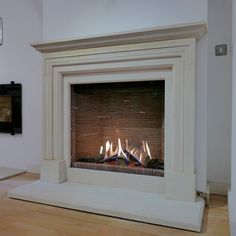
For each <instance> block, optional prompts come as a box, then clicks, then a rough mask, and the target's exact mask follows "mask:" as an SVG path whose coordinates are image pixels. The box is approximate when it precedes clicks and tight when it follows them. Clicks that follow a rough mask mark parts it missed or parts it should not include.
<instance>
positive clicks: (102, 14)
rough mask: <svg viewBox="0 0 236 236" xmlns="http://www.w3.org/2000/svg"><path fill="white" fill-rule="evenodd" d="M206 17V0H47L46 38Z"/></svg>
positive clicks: (45, 12)
mask: <svg viewBox="0 0 236 236" xmlns="http://www.w3.org/2000/svg"><path fill="white" fill-rule="evenodd" d="M202 20H207V0H197V1H196V0H178V1H173V0H165V1H163V0H44V40H56V39H66V38H70V39H71V38H75V37H79V36H82V37H84V36H91V35H97V34H109V33H113V32H120V31H127V30H135V29H140V28H146V27H155V26H163V25H172V24H181V23H186V22H194V21H202Z"/></svg>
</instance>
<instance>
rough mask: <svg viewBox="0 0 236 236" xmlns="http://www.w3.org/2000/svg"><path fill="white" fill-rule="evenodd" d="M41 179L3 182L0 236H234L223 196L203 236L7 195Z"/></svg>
mask: <svg viewBox="0 0 236 236" xmlns="http://www.w3.org/2000/svg"><path fill="white" fill-rule="evenodd" d="M38 178H39V176H38V175H34V174H29V173H26V174H22V175H19V176H16V177H12V178H10V179H6V180H3V181H0V236H15V235H16V236H31V235H32V236H38V235H40V236H80V235H81V236H100V235H101V236H154V235H155V236H202V235H204V236H229V235H230V234H229V224H228V209H227V199H226V197H223V196H217V195H213V196H211V204H210V207H209V208H206V209H205V213H204V222H203V227H202V232H201V233H194V232H190V231H184V230H178V229H173V228H168V227H162V226H157V225H150V224H145V223H139V222H134V221H129V220H123V219H117V218H112V217H106V216H101V215H95V214H90V213H86V212H80V211H74V210H69V209H63V208H58V207H53V206H47V205H43V204H36V203H32V202H26V201H20V200H14V199H9V198H8V197H7V196H6V192H7V191H8V190H9V189H12V188H14V187H17V186H20V185H22V184H26V183H28V182H31V181H34V180H36V179H38ZM114 204H117V203H114ZM119 204H122V202H121V203H119Z"/></svg>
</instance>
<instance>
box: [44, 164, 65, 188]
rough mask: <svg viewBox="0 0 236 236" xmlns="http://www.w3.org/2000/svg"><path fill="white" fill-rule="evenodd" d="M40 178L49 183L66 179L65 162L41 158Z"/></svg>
mask: <svg viewBox="0 0 236 236" xmlns="http://www.w3.org/2000/svg"><path fill="white" fill-rule="evenodd" d="M40 179H41V180H42V181H45V182H49V183H55V184H59V183H63V182H65V181H66V162H65V161H64V160H43V161H42V163H41V171H40Z"/></svg>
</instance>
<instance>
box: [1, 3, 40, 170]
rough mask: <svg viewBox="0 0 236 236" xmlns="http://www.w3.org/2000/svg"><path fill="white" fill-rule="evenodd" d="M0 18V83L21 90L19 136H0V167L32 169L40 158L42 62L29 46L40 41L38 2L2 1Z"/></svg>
mask: <svg viewBox="0 0 236 236" xmlns="http://www.w3.org/2000/svg"><path fill="white" fill-rule="evenodd" d="M0 16H1V17H2V18H3V24H4V25H3V41H4V42H3V45H2V46H0V83H9V82H10V81H11V80H14V81H16V82H18V83H22V86H23V133H22V134H19V135H15V136H11V135H9V134H0V150H1V152H0V166H8V167H16V168H22V169H25V168H28V167H29V168H32V167H33V166H34V165H38V164H39V163H40V160H41V158H42V141H41V139H42V119H41V116H42V103H41V99H42V89H41V87H42V85H41V84H42V62H41V55H40V54H39V53H37V52H36V51H35V50H34V49H33V48H31V47H30V44H31V43H32V42H38V41H41V40H42V1H41V0H21V1H18V0H7V1H3V0H2V1H0Z"/></svg>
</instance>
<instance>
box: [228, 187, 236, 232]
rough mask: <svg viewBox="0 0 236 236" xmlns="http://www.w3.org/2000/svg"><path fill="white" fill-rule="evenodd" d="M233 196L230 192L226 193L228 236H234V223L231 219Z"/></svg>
mask: <svg viewBox="0 0 236 236" xmlns="http://www.w3.org/2000/svg"><path fill="white" fill-rule="evenodd" d="M232 203H233V196H232V192H231V191H229V192H228V214H229V226H230V235H231V236H236V221H234V219H233V218H234V217H233V212H232V209H233V204H232Z"/></svg>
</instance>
